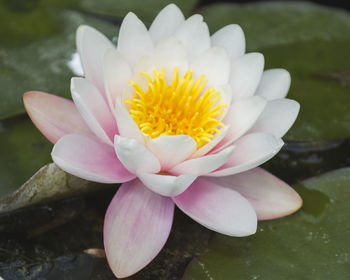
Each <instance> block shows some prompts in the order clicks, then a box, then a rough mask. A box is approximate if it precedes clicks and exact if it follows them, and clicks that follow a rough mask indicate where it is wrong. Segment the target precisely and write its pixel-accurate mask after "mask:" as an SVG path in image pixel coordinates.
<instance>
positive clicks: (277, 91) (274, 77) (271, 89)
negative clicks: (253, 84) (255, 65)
mask: <svg viewBox="0 0 350 280" xmlns="http://www.w3.org/2000/svg"><path fill="white" fill-rule="evenodd" d="M289 87H290V74H289V72H288V71H287V70H285V69H270V70H266V71H264V73H263V75H262V77H261V81H260V84H259V86H258V89H257V90H256V95H260V96H262V97H265V98H266V99H267V100H273V99H278V98H284V97H286V95H287V92H288V90H289Z"/></svg>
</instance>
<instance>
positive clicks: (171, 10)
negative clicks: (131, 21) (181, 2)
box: [149, 4, 185, 44]
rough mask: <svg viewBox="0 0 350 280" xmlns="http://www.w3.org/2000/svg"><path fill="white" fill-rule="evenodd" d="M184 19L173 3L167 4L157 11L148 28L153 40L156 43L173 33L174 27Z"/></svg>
mask: <svg viewBox="0 0 350 280" xmlns="http://www.w3.org/2000/svg"><path fill="white" fill-rule="evenodd" d="M184 21H185V18H184V15H183V14H182V12H181V10H180V9H179V8H178V7H177V6H176V5H174V4H169V5H168V6H166V7H165V8H164V9H163V10H161V11H160V12H159V14H158V15H157V16H156V18H155V19H154V21H153V22H152V24H151V27H150V28H149V34H150V35H151V38H152V39H153V42H154V43H155V44H157V43H158V42H159V41H161V40H163V39H164V38H166V37H168V36H171V35H172V34H174V32H175V31H176V29H177V28H178V27H179V26H180V25H181V23H183V22H184Z"/></svg>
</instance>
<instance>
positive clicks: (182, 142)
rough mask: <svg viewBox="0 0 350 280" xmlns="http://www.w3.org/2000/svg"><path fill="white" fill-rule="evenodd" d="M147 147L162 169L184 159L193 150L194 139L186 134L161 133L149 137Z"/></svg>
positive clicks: (194, 148) (194, 146) (194, 147)
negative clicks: (152, 137)
mask: <svg viewBox="0 0 350 280" xmlns="http://www.w3.org/2000/svg"><path fill="white" fill-rule="evenodd" d="M147 145H148V148H149V149H150V150H151V152H152V153H153V154H154V155H155V156H156V157H157V158H158V160H159V161H160V165H161V166H162V170H168V169H170V168H172V167H173V166H174V165H176V164H178V163H180V162H183V161H184V160H186V159H187V158H188V157H189V156H190V155H191V154H192V153H193V152H194V151H195V150H196V146H197V144H196V141H194V140H193V138H192V137H191V136H188V135H161V136H159V137H157V138H154V139H150V140H149V141H148V143H147Z"/></svg>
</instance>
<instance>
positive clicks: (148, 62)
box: [133, 55, 160, 91]
mask: <svg viewBox="0 0 350 280" xmlns="http://www.w3.org/2000/svg"><path fill="white" fill-rule="evenodd" d="M154 70H157V67H156V64H155V62H154V60H153V58H151V57H150V56H147V55H146V56H143V57H141V58H140V59H139V61H138V62H137V64H136V66H135V67H134V78H133V81H134V82H135V83H137V84H138V85H139V86H140V88H141V89H142V90H143V91H146V90H147V89H148V80H147V78H146V77H145V76H144V75H142V74H141V73H145V74H147V75H148V76H150V77H151V79H154ZM158 70H160V69H158Z"/></svg>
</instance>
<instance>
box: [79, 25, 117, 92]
mask: <svg viewBox="0 0 350 280" xmlns="http://www.w3.org/2000/svg"><path fill="white" fill-rule="evenodd" d="M76 43H77V49H78V52H79V55H80V59H81V63H82V66H83V69H84V73H85V77H86V78H87V79H88V80H89V81H90V82H91V83H93V84H94V85H95V86H96V87H97V89H98V90H99V91H100V92H101V93H103V94H104V92H105V91H104V82H103V71H102V58H103V55H104V53H105V51H106V50H107V49H109V48H114V45H113V44H112V43H111V41H109V40H108V39H107V38H106V37H105V36H104V35H103V34H102V33H100V32H99V31H97V30H96V29H94V28H92V27H90V26H87V25H81V26H80V27H79V28H78V30H77V37H76Z"/></svg>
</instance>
